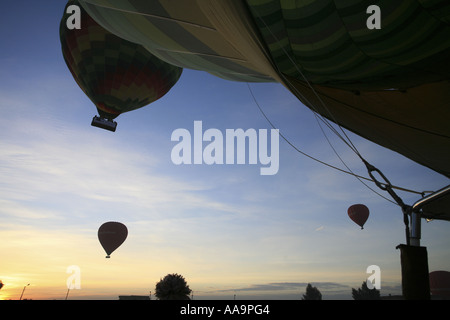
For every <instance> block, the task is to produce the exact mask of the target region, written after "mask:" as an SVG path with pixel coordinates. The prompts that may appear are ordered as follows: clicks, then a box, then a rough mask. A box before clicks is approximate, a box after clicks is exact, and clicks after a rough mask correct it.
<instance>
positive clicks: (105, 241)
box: [98, 221, 128, 258]
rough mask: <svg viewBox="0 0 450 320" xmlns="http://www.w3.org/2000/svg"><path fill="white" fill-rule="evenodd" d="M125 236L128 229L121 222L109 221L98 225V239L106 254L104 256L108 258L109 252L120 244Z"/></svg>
mask: <svg viewBox="0 0 450 320" xmlns="http://www.w3.org/2000/svg"><path fill="white" fill-rule="evenodd" d="M127 236H128V229H127V227H126V226H125V225H124V224H123V223H120V222H115V221H110V222H105V223H104V224H102V225H101V226H100V228H99V229H98V240H99V241H100V244H101V245H102V247H103V249H104V250H105V252H106V254H107V256H106V258H110V255H111V253H113V252H114V251H115V250H116V249H117V248H118V247H120V246H121V245H122V243H123V242H124V241H125V240H126V238H127Z"/></svg>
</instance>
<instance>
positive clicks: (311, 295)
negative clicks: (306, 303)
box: [302, 283, 322, 300]
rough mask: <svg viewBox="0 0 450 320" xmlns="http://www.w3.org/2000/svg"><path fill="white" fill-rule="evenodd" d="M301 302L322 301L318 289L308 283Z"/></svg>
mask: <svg viewBox="0 0 450 320" xmlns="http://www.w3.org/2000/svg"><path fill="white" fill-rule="evenodd" d="M302 300H322V294H321V293H320V291H319V289H317V288H316V287H313V286H312V285H311V283H308V285H307V286H306V293H305V294H304V295H303V298H302Z"/></svg>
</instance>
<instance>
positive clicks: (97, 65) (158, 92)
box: [59, 0, 182, 131]
mask: <svg viewBox="0 0 450 320" xmlns="http://www.w3.org/2000/svg"><path fill="white" fill-rule="evenodd" d="M71 5H78V7H79V8H80V11H81V12H80V29H77V28H69V27H68V26H67V20H68V19H69V17H70V16H71V13H67V8H68V7H69V6H71ZM59 31H60V40H61V47H62V53H63V57H64V60H65V62H66V64H67V66H68V68H69V70H70V72H71V73H72V76H73V77H74V79H75V81H76V82H77V83H78V85H79V86H80V88H81V89H82V90H83V91H84V93H85V94H86V95H87V96H88V97H89V98H90V99H91V101H92V102H93V103H94V104H95V106H96V107H97V110H98V113H99V115H100V116H101V118H104V119H107V120H109V121H112V119H114V118H116V117H117V116H118V115H120V114H121V113H124V112H127V111H131V110H135V109H138V108H141V107H143V106H145V105H148V104H149V103H151V102H154V101H156V100H158V99H159V98H161V97H162V96H163V95H165V94H166V93H167V92H168V91H169V90H170V89H171V87H172V86H173V85H174V84H175V83H176V82H177V81H178V79H179V77H180V75H181V73H182V69H181V68H180V67H177V66H174V65H171V64H168V63H166V62H164V61H162V60H160V59H159V58H157V57H155V56H154V55H152V54H151V53H150V52H149V51H147V50H146V49H145V48H143V47H142V46H141V45H139V44H136V43H132V42H129V41H127V40H124V39H121V38H119V37H117V36H115V35H114V34H112V33H110V32H109V31H107V30H105V29H104V28H102V27H101V26H100V25H98V24H97V23H96V22H95V21H94V20H93V19H92V18H91V17H90V16H89V15H88V13H87V12H86V11H84V9H83V8H82V7H81V6H80V5H79V2H78V1H75V0H71V1H69V2H68V3H67V5H66V9H65V10H64V15H63V17H62V19H61V22H60V29H59ZM93 124H94V122H93ZM113 129H114V130H112V131H115V127H114V128H113Z"/></svg>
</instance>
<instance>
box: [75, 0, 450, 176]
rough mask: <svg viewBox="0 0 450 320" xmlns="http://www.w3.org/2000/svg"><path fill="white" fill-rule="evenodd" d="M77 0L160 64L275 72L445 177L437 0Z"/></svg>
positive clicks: (263, 74) (447, 154) (447, 56)
mask: <svg viewBox="0 0 450 320" xmlns="http://www.w3.org/2000/svg"><path fill="white" fill-rule="evenodd" d="M80 2H81V4H82V5H83V7H84V8H85V9H86V10H87V11H88V12H89V14H90V15H91V17H92V18H93V19H95V20H96V21H97V22H99V23H101V24H102V25H103V26H104V27H105V28H107V29H108V30H109V31H111V32H112V33H114V34H116V35H117V36H119V37H122V38H124V39H127V40H129V41H132V42H136V43H140V44H142V45H143V46H145V48H146V49H147V50H149V51H150V52H152V53H153V54H155V55H157V56H158V57H160V58H161V59H163V60H165V61H167V62H169V63H171V64H174V65H178V66H181V67H185V68H191V69H197V70H204V71H207V72H210V73H211V74H214V75H217V76H220V77H222V78H226V79H230V80H236V81H278V82H280V83H282V84H283V85H285V86H286V87H287V88H288V89H289V90H290V91H291V92H292V93H293V94H294V95H295V96H296V97H298V99H299V100H300V101H302V102H303V103H304V104H305V105H306V106H307V107H309V108H311V109H313V110H314V111H316V112H318V113H319V114H321V115H322V116H324V117H326V118H328V119H330V120H331V121H334V122H336V123H339V125H340V126H342V127H344V128H346V129H348V130H350V131H352V132H354V133H356V134H358V135H360V136H362V137H364V138H366V139H368V140H370V141H373V142H375V143H377V144H379V145H381V146H383V147H386V148H389V149H391V150H394V151H395V152H398V153H400V154H402V155H403V156H405V157H408V158H409V159H412V160H414V161H416V162H418V163H420V164H422V165H424V166H427V167H429V168H431V169H433V170H435V171H436V172H439V173H441V174H443V175H446V176H447V177H450V161H449V159H450V139H449V137H450V126H449V125H448V119H449V117H450V108H448V101H450V81H449V79H450V14H449V13H450V1H448V0H433V1H430V0H418V1H406V0H405V1H392V0H378V1H367V0H352V1H337V0H308V1H287V0H233V1H231V0H230V1H222V0H211V1H196V0H190V1H188V0H186V1H173V0H121V1H117V0H114V1H113V0H80ZM372 4H376V5H377V7H378V8H379V14H376V13H374V14H373V13H372V12H373V11H372V12H370V11H369V12H368V9H370V7H372ZM372 18H374V19H376V20H379V26H380V28H379V29H378V28H375V29H373V28H372V27H369V26H368V22H370V21H372ZM313 88H314V90H312V89H313Z"/></svg>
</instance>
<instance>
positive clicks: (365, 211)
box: [347, 204, 369, 229]
mask: <svg viewBox="0 0 450 320" xmlns="http://www.w3.org/2000/svg"><path fill="white" fill-rule="evenodd" d="M347 213H348V216H349V217H350V219H352V220H353V221H354V222H355V223H356V224H357V225H359V226H360V227H361V229H364V228H363V226H364V224H365V223H366V221H367V219H368V218H369V208H367V207H366V206H365V205H363V204H354V205H352V206H350V207H349V208H348V210H347Z"/></svg>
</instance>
